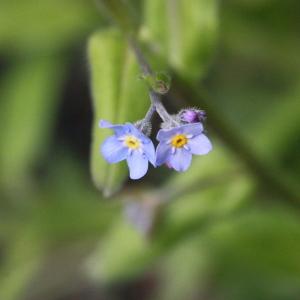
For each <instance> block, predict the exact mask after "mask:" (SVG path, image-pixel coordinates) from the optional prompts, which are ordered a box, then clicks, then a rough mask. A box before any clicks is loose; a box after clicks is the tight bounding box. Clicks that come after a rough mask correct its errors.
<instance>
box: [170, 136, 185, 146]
mask: <svg viewBox="0 0 300 300" xmlns="http://www.w3.org/2000/svg"><path fill="white" fill-rule="evenodd" d="M187 142H188V139H187V137H186V135H184V134H177V135H175V136H174V137H173V138H172V140H171V144H172V146H173V147H175V148H182V147H183V146H184V145H186V144H187Z"/></svg>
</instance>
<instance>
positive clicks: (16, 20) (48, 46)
mask: <svg viewBox="0 0 300 300" xmlns="http://www.w3.org/2000/svg"><path fill="white" fill-rule="evenodd" d="M99 19H100V17H99V15H98V13H97V10H96V9H95V7H94V5H93V3H92V1H86V0H64V1H61V0H43V1H41V2H39V3H37V2H36V1H35V0H27V1H19V0H1V9H0V48H2V49H4V50H5V51H6V52H8V53H9V54H11V53H18V52H22V53H24V52H32V51H35V52H36V51H45V50H47V51H48V50H55V49H62V48H64V47H66V46H68V45H69V44H70V43H72V42H74V41H76V39H78V37H79V38H80V37H83V36H84V35H85V34H87V33H88V32H89V31H90V30H92V28H94V26H95V25H96V24H99V21H98V20H99Z"/></svg>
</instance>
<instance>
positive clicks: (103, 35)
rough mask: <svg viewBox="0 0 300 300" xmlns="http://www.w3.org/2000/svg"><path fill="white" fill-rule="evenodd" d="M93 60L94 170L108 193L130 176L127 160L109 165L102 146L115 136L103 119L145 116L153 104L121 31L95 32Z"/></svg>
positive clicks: (96, 180)
mask: <svg viewBox="0 0 300 300" xmlns="http://www.w3.org/2000/svg"><path fill="white" fill-rule="evenodd" d="M88 51H89V62H90V68H91V88H92V96H93V107H94V122H93V133H92V135H93V137H92V150H91V151H92V154H91V172H92V176H93V180H94V183H95V184H96V186H97V187H98V188H99V189H101V190H103V192H104V194H105V195H107V196H108V195H111V194H112V193H114V192H116V191H117V190H119V188H120V187H121V186H122V184H123V182H124V180H125V179H126V178H127V171H126V168H127V167H126V165H125V162H123V163H121V164H117V165H108V164H107V162H106V161H105V160H104V159H103V157H102V156H101V154H100V145H101V144H102V142H103V141H104V139H105V138H106V137H107V136H109V135H111V134H112V133H111V131H110V130H108V129H100V128H99V121H100V120H101V119H104V120H107V121H110V122H112V123H115V124H122V123H125V122H132V123H134V122H135V121H137V120H139V119H141V118H143V116H144V114H145V113H146V110H147V107H148V105H149V102H148V99H147V97H148V96H147V90H146V89H145V86H144V84H143V83H142V81H141V80H138V76H139V67H138V65H137V63H136V61H135V59H134V56H133V53H132V52H131V51H129V49H128V45H127V44H126V42H125V40H124V39H123V37H122V36H121V34H120V33H119V32H116V31H113V30H108V31H100V32H98V33H95V34H94V35H93V36H92V37H91V38H90V41H89V50H88Z"/></svg>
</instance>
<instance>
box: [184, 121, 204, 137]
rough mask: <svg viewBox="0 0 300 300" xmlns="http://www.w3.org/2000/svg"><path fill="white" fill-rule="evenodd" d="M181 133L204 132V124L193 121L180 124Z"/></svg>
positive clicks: (197, 133) (193, 133)
mask: <svg viewBox="0 0 300 300" xmlns="http://www.w3.org/2000/svg"><path fill="white" fill-rule="evenodd" d="M180 130H181V133H184V134H192V135H194V136H195V135H199V134H201V133H202V132H203V125H202V124H201V123H192V124H186V125H183V126H180Z"/></svg>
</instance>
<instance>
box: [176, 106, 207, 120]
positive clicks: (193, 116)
mask: <svg viewBox="0 0 300 300" xmlns="http://www.w3.org/2000/svg"><path fill="white" fill-rule="evenodd" d="M178 116H179V119H180V121H182V122H184V123H199V122H200V123H202V122H203V121H204V120H205V119H206V113H205V111H204V110H200V109H197V108H185V109H182V110H181V111H180V112H179V113H178Z"/></svg>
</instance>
